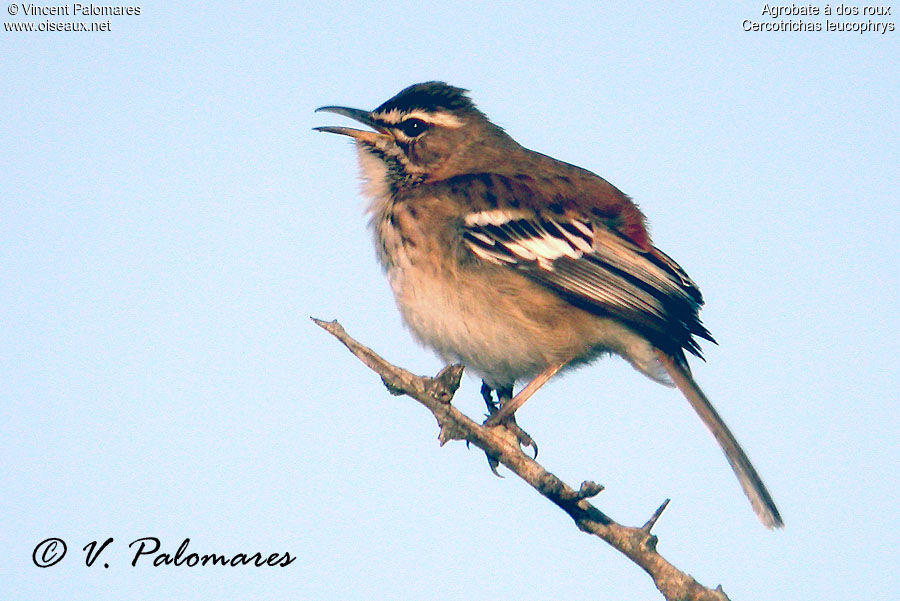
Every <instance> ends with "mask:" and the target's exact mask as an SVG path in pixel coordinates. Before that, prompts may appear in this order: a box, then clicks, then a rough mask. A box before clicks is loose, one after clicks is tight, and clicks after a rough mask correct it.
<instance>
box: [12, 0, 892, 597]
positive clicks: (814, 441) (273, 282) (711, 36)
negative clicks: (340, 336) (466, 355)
mask: <svg viewBox="0 0 900 601" xmlns="http://www.w3.org/2000/svg"><path fill="white" fill-rule="evenodd" d="M763 4H764V3H762V2H737V3H732V4H731V5H729V6H723V5H722V4H721V3H703V2H700V3H698V2H692V3H684V4H682V5H677V4H653V3H634V4H632V5H630V6H629V7H623V6H619V5H613V4H604V3H596V2H585V3H567V4H553V3H521V2H519V3H495V4H480V3H456V4H453V5H446V6H440V5H429V4H419V3H409V4H405V3H395V4H391V5H389V6H385V5H384V4H383V3H372V4H360V5H358V6H354V7H352V8H342V7H340V6H339V5H338V4H337V3H306V4H304V5H302V6H297V7H292V8H286V7H285V6H283V5H270V6H266V5H259V4H247V3H220V4H218V5H216V6H215V7H208V6H200V5H199V4H198V5H190V4H177V3H167V4H165V5H158V4H153V5H141V14H140V15H137V16H130V17H127V16H118V17H110V18H109V20H110V31H108V32H95V33H74V32H69V33H66V32H32V33H13V32H7V31H5V30H4V31H2V32H0V37H2V42H0V43H2V46H3V52H2V53H0V74H2V80H3V82H4V84H3V86H2V87H0V100H2V106H3V113H2V116H0V132H2V137H0V153H2V154H0V159H2V165H3V177H2V182H3V184H2V192H0V196H2V201H0V383H2V384H0V398H2V401H0V452H2V456H3V463H2V472H0V481H2V483H3V486H2V488H3V490H4V492H3V493H2V494H0V510H2V515H3V516H4V522H5V526H4V528H3V529H2V533H0V542H2V545H3V548H4V555H5V559H4V561H3V562H2V568H0V571H2V577H0V582H2V584H0V587H2V588H5V589H6V590H5V591H4V592H5V594H4V595H3V596H4V598H9V599H38V598H47V599H51V598H52V599H63V598H65V599H146V598H149V597H153V598H182V599H248V598H298V599H366V600H370V599H376V600H377V599H397V598H411V599H428V598H443V599H447V600H452V599H467V600H469V599H489V598H508V599H512V598H516V599H520V600H529V599H547V598H596V599H617V600H626V601H627V600H632V599H634V600H638V599H640V600H644V599H653V598H660V597H658V596H656V595H657V594H656V592H655V589H654V587H653V585H652V583H651V582H650V580H649V578H647V577H646V575H645V574H644V573H643V572H641V571H640V569H639V568H637V567H636V566H634V565H632V564H630V563H629V562H628V561H627V560H625V559H624V558H623V557H621V556H619V555H618V553H616V552H615V551H613V550H611V549H610V548H609V547H607V546H606V545H605V544H604V543H602V542H601V541H599V540H597V539H594V538H592V537H589V536H586V535H584V534H582V533H580V532H579V531H578V530H577V529H575V528H574V527H573V525H572V524H571V522H570V521H569V520H568V518H566V517H565V516H564V515H563V514H562V513H561V512H560V511H558V510H557V509H556V508H555V507H553V506H552V505H550V504H549V503H547V502H546V501H545V500H544V499H542V498H541V497H540V496H539V495H538V494H537V493H535V492H534V491H532V490H531V489H529V488H528V487H527V486H526V485H524V484H523V483H521V482H519V481H517V480H516V479H515V478H514V477H512V476H510V475H507V476H508V477H506V478H504V479H497V478H495V477H493V476H492V475H491V474H490V472H489V471H488V469H487V465H486V462H485V461H484V457H483V456H482V455H481V454H480V453H479V452H478V451H476V450H474V449H473V450H467V449H466V448H465V446H464V445H463V444H461V443H452V444H448V445H447V446H445V447H443V448H440V447H438V445H437V442H436V437H437V429H436V427H435V424H434V420H433V418H432V417H431V416H430V415H429V414H427V412H425V410H423V409H422V408H420V407H419V406H418V405H416V404H415V403H414V402H413V401H411V400H409V399H405V398H396V397H392V396H390V395H389V394H388V393H387V392H386V391H385V390H384V388H383V387H382V386H381V384H380V381H379V380H378V378H377V377H376V376H374V375H373V374H372V373H371V372H369V371H368V370H367V369H366V368H364V367H363V366H362V365H361V364H360V363H358V362H357V361H356V360H355V359H354V358H353V357H351V356H350V355H349V354H348V353H347V352H346V350H345V349H344V348H343V347H341V346H340V345H339V344H338V343H337V342H336V341H334V340H332V339H331V338H330V337H329V336H328V335H327V334H325V333H324V332H322V331H321V330H319V329H318V328H316V327H315V326H314V325H313V324H312V323H311V322H310V321H309V320H308V317H309V316H310V315H313V316H316V317H320V318H324V319H332V318H338V319H340V320H341V321H342V323H343V324H344V326H345V327H346V328H347V330H348V331H349V332H350V333H351V334H352V335H353V336H355V337H356V338H357V339H359V340H360V341H362V342H364V343H366V344H368V345H370V346H372V347H373V348H374V349H375V350H377V351H378V352H379V353H381V354H382V355H383V356H385V357H386V358H388V359H389V360H391V361H393V362H395V363H398V364H400V365H403V366H406V367H408V368H409V369H411V370H413V371H416V372H418V373H423V374H433V373H435V372H437V370H438V369H439V368H440V367H441V364H440V362H439V361H438V360H437V359H436V358H435V357H433V356H432V355H431V354H430V353H429V352H428V351H426V350H424V349H422V348H420V347H418V346H417V345H416V344H415V343H414V342H413V341H412V339H411V338H410V336H409V334H408V333H407V332H406V331H405V330H404V329H403V326H402V324H401V323H400V320H399V316H398V313H397V311H396V309H395V307H394V305H393V300H392V298H391V295H390V292H389V289H388V287H387V284H386V283H385V282H384V280H383V278H382V276H381V273H380V270H379V268H378V267H377V265H376V262H375V258H374V253H373V250H372V247H371V240H370V234H369V232H368V231H367V228H366V224H365V218H364V216H363V211H362V208H363V204H364V203H363V200H362V199H361V197H360V194H359V184H358V180H357V170H356V165H355V155H354V152H353V149H352V147H351V145H350V144H348V143H347V142H346V141H344V140H342V139H339V138H337V137H335V136H324V135H322V134H319V133H316V132H313V131H312V127H314V126H317V125H334V124H339V123H343V121H342V120H341V119H340V117H337V116H335V115H326V114H314V113H313V110H314V109H315V108H316V107H318V106H321V105H325V104H340V105H347V106H358V107H361V108H371V107H374V106H376V105H378V104H380V103H381V102H382V101H383V100H385V99H386V98H388V97H389V96H391V95H393V94H394V93H396V92H397V91H399V90H400V89H401V88H403V87H405V86H406V85H409V84H411V83H415V82H418V81H424V80H431V79H441V80H445V81H448V82H450V83H452V84H454V85H458V86H462V87H465V88H468V89H470V90H471V91H472V96H473V98H474V99H475V101H476V102H477V103H478V105H479V106H480V108H481V109H482V110H483V111H484V112H486V113H487V114H488V115H489V116H490V117H491V118H492V119H493V120H494V121H495V122H497V123H498V124H500V125H502V126H503V127H505V128H506V129H507V131H508V132H509V133H510V134H511V135H513V137H515V138H516V139H517V140H518V141H519V142H521V143H522V144H524V145H525V146H528V147H530V148H533V149H535V150H539V151H541V152H544V153H547V154H550V155H552V156H556V157H558V158H561V159H563V160H566V161H569V162H572V163H575V164H578V165H580V166H583V167H586V168H588V169H591V170H592V171H595V172H597V173H599V174H600V175H603V176H604V177H606V178H607V179H609V180H610V181H611V182H613V183H614V184H616V185H617V186H618V187H619V188H621V189H622V190H624V191H626V192H627V193H629V194H630V195H631V196H633V197H634V199H635V200H636V201H637V202H638V203H639V204H640V205H641V207H642V209H643V210H644V211H645V213H646V214H647V215H648V217H649V219H650V223H651V227H652V232H653V234H654V239H655V242H656V244H657V245H658V246H660V247H661V248H662V249H663V250H665V252H667V253H668V254H670V255H671V256H673V257H674V258H676V260H678V262H679V263H680V264H681V265H682V266H683V267H685V269H686V270H687V271H688V272H689V273H690V274H691V276H692V277H693V278H694V279H695V280H696V281H697V282H698V284H699V285H700V286H701V288H702V290H703V292H704V295H705V298H706V300H707V306H706V307H705V309H704V311H703V314H702V315H703V319H704V323H705V324H706V325H707V326H708V327H709V329H710V330H711V331H712V333H713V335H714V336H715V337H716V339H717V340H718V342H719V345H718V346H712V345H707V347H706V357H707V360H708V361H707V363H700V362H695V366H694V369H695V375H696V377H697V379H698V381H699V382H700V383H701V385H702V386H703V387H704V388H705V390H706V392H707V393H708V394H709V396H710V397H711V398H712V400H713V402H714V403H715V404H716V405H717V407H718V409H719V410H720V412H721V413H722V414H723V416H724V417H725V418H726V420H727V422H728V423H729V425H730V426H731V428H732V429H733V430H734V431H735V433H736V434H737V436H738V438H739V439H740V441H741V442H742V444H743V445H744V446H745V448H746V449H747V451H748V453H749V454H750V456H751V457H752V458H753V460H754V462H755V464H756V466H757V468H758V469H759V471H760V473H761V474H762V476H763V478H764V480H765V481H766V483H767V484H768V486H769V488H770V489H771V491H772V494H773V495H774V497H775V499H776V501H777V502H778V503H779V506H780V509H781V511H782V514H783V515H784V518H785V522H786V528H785V529H784V530H783V531H779V532H775V533H772V532H768V531H766V530H765V529H764V528H763V527H762V526H760V524H759V523H758V522H757V521H756V518H755V517H754V516H753V514H752V512H751V510H750V508H749V506H748V504H747V503H746V500H745V499H744V497H743V495H742V494H741V492H740V489H739V487H738V486H737V484H736V483H735V481H734V477H733V475H732V474H731V471H730V469H729V467H728V465H727V462H726V461H725V460H724V458H723V457H722V455H721V453H720V452H719V451H718V450H717V448H716V445H715V443H714V441H713V440H712V438H711V437H710V436H708V435H707V434H706V432H705V431H704V429H703V427H702V425H701V424H700V422H699V420H698V419H697V418H696V416H695V415H693V414H692V412H691V411H690V409H689V407H688V406H687V404H686V403H685V402H684V400H683V399H682V398H680V396H679V395H678V394H677V393H676V392H675V391H673V390H670V389H667V388H664V387H661V386H658V385H656V384H654V383H652V382H650V381H649V380H646V379H644V378H643V377H642V376H640V375H639V374H638V373H637V372H635V371H634V370H632V369H631V368H630V367H628V366H627V365H626V364H625V363H624V362H623V361H621V360H619V359H608V360H604V361H601V362H598V363H596V364H594V365H592V366H590V367H587V368H584V369H581V370H579V371H577V372H575V373H572V374H570V375H568V376H566V377H565V378H562V379H559V380H556V381H554V382H552V383H551V384H550V385H548V386H546V387H545V388H544V389H542V390H541V391H540V392H539V393H538V395H536V397H535V398H534V399H533V400H531V401H530V402H529V403H528V404H527V405H526V406H525V407H524V408H523V409H522V410H521V411H520V413H519V420H520V422H521V423H522V424H523V426H524V427H525V428H526V429H527V430H528V431H529V432H530V433H531V434H532V435H533V436H534V437H535V438H536V439H537V441H538V442H539V444H540V446H541V457H540V459H541V461H542V463H543V465H544V466H545V467H547V469H549V470H550V471H552V472H554V473H555V474H557V475H558V476H560V477H562V478H563V479H564V480H566V481H568V482H569V483H571V484H574V485H576V486H577V485H578V483H580V482H581V481H582V480H585V479H592V480H596V481H598V482H600V483H602V484H604V485H605V486H606V490H605V491H604V492H603V493H601V495H600V496H599V497H597V499H596V502H597V505H598V506H599V507H600V508H601V509H602V510H604V511H605V512H607V513H609V514H610V515H611V516H612V517H614V518H615V519H617V520H619V521H620V522H623V523H626V524H634V525H636V524H642V523H643V522H644V520H646V519H647V517H648V516H649V515H650V513H651V512H652V511H653V510H654V509H655V508H656V506H657V505H658V504H659V503H660V502H661V501H662V500H663V499H664V498H667V497H671V498H672V503H671V505H670V507H669V509H668V510H667V511H666V513H665V514H664V516H663V518H662V520H661V521H660V523H659V524H658V525H657V527H656V532H657V534H658V535H659V537H660V539H661V543H660V550H661V552H662V553H663V554H664V555H665V556H666V557H667V558H668V559H670V560H671V561H672V562H674V563H675V564H676V565H678V566H679V567H681V568H682V569H683V570H685V571H687V572H689V573H691V574H692V575H693V576H695V577H696V578H697V579H698V580H700V581H701V582H703V583H705V584H708V585H710V586H714V585H716V584H719V583H721V584H722V585H723V587H724V588H725V590H726V592H727V593H728V594H729V595H730V596H731V598H732V599H735V600H737V599H798V600H799V599H810V600H812V599H822V598H832V599H840V598H860V599H863V598H881V597H883V596H884V590H886V589H889V587H896V585H897V576H896V573H897V568H898V566H897V564H896V554H895V549H896V547H897V545H898V543H900V541H898V538H897V534H896V532H897V530H898V526H900V524H898V520H897V517H896V513H897V512H896V504H897V490H898V487H900V481H898V480H900V479H898V465H900V461H898V460H900V457H898V455H900V453H898V444H897V432H898V430H900V427H898V426H900V424H898V418H897V409H898V406H897V405H898V403H897V390H898V388H900V381H898V376H897V369H896V357H897V354H898V351H900V348H898V342H897V339H898V335H900V323H898V321H900V320H898V313H900V307H898V301H897V292H896V291H897V289H898V288H900V277H898V267H897V265H898V260H900V252H898V242H897V240H898V238H900V218H898V210H897V198H896V195H897V182H898V176H900V169H898V165H900V144H898V139H900V131H898V130H900V126H898V123H900V103H898V101H897V98H898V96H900V68H898V66H897V60H896V59H897V56H898V55H900V41H898V40H900V38H898V35H900V33H898V32H894V33H893V34H891V33H888V34H885V35H881V34H874V33H869V34H858V33H842V32H841V33H839V32H806V33H803V32H781V33H779V32H745V31H743V28H742V25H741V23H742V21H743V20H744V19H751V20H755V21H764V20H765V19H768V18H769V17H765V16H763V15H761V14H760V12H761V9H762V6H763ZM859 6H862V4H860V5H859ZM895 8H896V7H895ZM7 17H8V21H9V22H12V21H13V20H14V19H13V17H11V16H9V10H8V9H7V13H6V14H4V15H3V19H7ZM800 18H801V17H787V18H785V20H787V19H795V20H796V19H800ZM825 18H826V17H824V16H823V17H819V18H817V19H816V20H818V21H819V22H824V20H825ZM45 19H46V20H50V18H49V17H27V16H22V13H21V12H20V13H19V15H18V16H17V17H16V18H15V20H16V21H18V22H34V23H41V22H42V21H44V20H45ZM893 19H896V17H881V18H873V20H876V21H890V22H894V21H893ZM53 20H61V21H66V20H82V21H86V22H90V21H92V20H93V21H102V20H103V19H101V18H99V17H83V18H78V17H75V18H71V17H70V18H68V19H67V18H53ZM843 20H847V19H846V18H845V19H843ZM856 20H860V21H864V20H865V19H863V18H861V17H860V18H857V19H856ZM455 402H456V403H457V405H458V406H459V407H460V408H461V409H463V410H464V411H466V412H467V413H469V414H470V415H473V416H476V417H477V416H479V415H481V413H482V411H483V407H482V404H481V401H480V399H479V397H478V382H477V381H475V380H474V379H473V378H468V379H466V381H465V384H464V386H463V388H462V389H461V390H460V392H459V393H458V395H457V398H456V401H455ZM145 536H155V537H157V538H159V539H160V540H161V541H162V547H163V548H162V549H161V551H167V552H169V553H174V552H175V550H176V549H177V548H178V546H179V545H180V544H181V542H182V541H183V540H184V539H185V538H190V539H191V542H190V548H191V550H192V551H196V552H198V553H227V554H235V553H239V552H247V553H254V552H256V551H261V552H263V553H265V554H268V553H274V552H277V553H283V552H285V551H288V552H290V553H291V555H293V556H295V557H296V558H297V560H296V561H295V562H294V563H293V564H291V565H290V566H289V567H286V568H248V567H244V568H227V569H225V568H218V567H216V568H213V567H205V568H186V567H175V566H164V567H158V568H154V567H152V566H151V565H149V563H148V564H144V563H139V564H138V566H137V567H132V566H131V565H130V563H131V558H132V555H133V549H129V548H128V543H130V542H131V541H134V540H135V539H138V538H141V537H145ZM48 537H59V538H61V539H64V540H65V541H66V542H67V544H68V550H69V552H68V555H67V556H66V557H65V558H64V560H63V561H61V562H60V563H59V564H57V565H56V566H54V567H51V568H47V569H39V568H37V567H35V566H34V565H33V564H32V560H31V558H32V551H33V549H34V548H35V546H36V545H37V544H38V543H39V542H40V541H42V540H44V539H46V538H48ZM107 537H113V539H114V541H113V543H111V544H110V545H109V547H108V548H107V549H106V550H105V551H104V552H103V554H102V555H101V561H98V562H97V563H95V564H94V566H92V567H87V566H85V564H84V552H83V551H82V547H83V546H84V545H86V544H88V543H89V542H90V541H92V540H99V541H101V542H102V541H103V540H105V539H106V538H107ZM101 563H108V564H109V568H103V567H102V565H100V564H101Z"/></svg>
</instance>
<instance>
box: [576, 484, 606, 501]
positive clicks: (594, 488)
mask: <svg viewBox="0 0 900 601" xmlns="http://www.w3.org/2000/svg"><path fill="white" fill-rule="evenodd" d="M603 489H604V486H603V485H602V484H597V483H596V482H592V481H591V480H585V481H584V482H582V483H581V487H580V488H579V489H578V492H577V493H575V498H576V499H578V500H579V501H580V500H581V499H590V498H591V497H596V496H597V495H599V494H600V493H601V492H603Z"/></svg>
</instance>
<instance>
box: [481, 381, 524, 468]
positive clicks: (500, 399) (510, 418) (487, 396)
mask: <svg viewBox="0 0 900 601" xmlns="http://www.w3.org/2000/svg"><path fill="white" fill-rule="evenodd" d="M520 394H521V393H520ZM481 396H482V397H484V402H485V404H486V405H487V408H488V411H489V412H490V415H488V419H487V421H485V422H484V425H486V426H498V425H502V426H503V427H505V428H506V429H508V430H509V431H510V432H512V433H513V435H514V436H515V437H516V440H518V441H519V444H520V445H521V446H523V447H532V448H533V449H534V456H535V457H537V452H538V447H537V443H535V442H534V439H533V438H531V436H529V435H528V432H526V431H525V430H523V429H522V428H520V427H519V425H518V424H517V423H516V416H515V415H511V414H510V415H507V416H504V417H502V418H501V419H500V420H499V421H494V418H496V417H497V415H499V414H501V413H503V409H504V408H505V407H506V405H507V403H510V402H512V400H514V399H511V397H512V388H498V389H497V402H494V399H493V397H492V396H491V388H490V386H488V385H487V384H485V383H484V382H482V383H481ZM498 405H499V408H498ZM491 461H492V460H491V458H490V457H488V462H489V463H491ZM491 469H496V466H495V465H494V464H493V463H491Z"/></svg>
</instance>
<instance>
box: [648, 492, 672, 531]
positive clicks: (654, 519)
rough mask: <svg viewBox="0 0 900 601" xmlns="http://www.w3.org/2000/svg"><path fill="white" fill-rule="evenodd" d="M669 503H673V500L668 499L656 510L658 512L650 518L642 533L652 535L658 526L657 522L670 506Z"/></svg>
mask: <svg viewBox="0 0 900 601" xmlns="http://www.w3.org/2000/svg"><path fill="white" fill-rule="evenodd" d="M669 501H671V499H666V500H665V501H663V502H662V505H660V506H659V507H657V508H656V511H654V512H653V515H651V516H650V519H649V520H647V523H646V524H644V525H643V526H642V527H641V530H642V531H644V532H645V533H647V534H650V531H651V530H652V529H653V527H654V526H655V525H656V522H657V521H658V520H659V518H660V516H661V515H662V513H663V511H665V510H666V507H668V506H669Z"/></svg>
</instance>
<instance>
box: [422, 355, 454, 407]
mask: <svg viewBox="0 0 900 601" xmlns="http://www.w3.org/2000/svg"><path fill="white" fill-rule="evenodd" d="M462 374H463V366H462V365H459V364H456V365H448V366H446V367H445V368H444V369H442V370H441V371H440V372H438V375H436V376H435V377H433V378H430V379H429V381H428V384H426V386H425V390H426V392H428V394H429V395H431V398H433V399H434V400H436V401H440V402H442V403H449V402H450V401H451V400H453V395H454V394H456V391H457V390H458V389H459V382H460V380H461V379H462Z"/></svg>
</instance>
